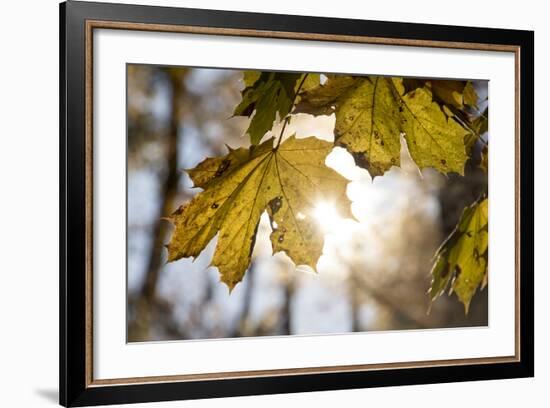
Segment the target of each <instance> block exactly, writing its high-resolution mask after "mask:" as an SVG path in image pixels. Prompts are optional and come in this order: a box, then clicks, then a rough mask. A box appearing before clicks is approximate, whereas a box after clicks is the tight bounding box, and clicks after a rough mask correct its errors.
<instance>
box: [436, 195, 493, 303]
mask: <svg viewBox="0 0 550 408" xmlns="http://www.w3.org/2000/svg"><path fill="white" fill-rule="evenodd" d="M488 212H489V200H488V199H487V198H483V199H480V200H478V201H476V202H475V203H474V204H472V205H471V206H469V207H467V208H465V209H464V212H463V213H462V216H461V217H460V220H459V221H458V224H457V226H456V228H455V229H454V231H453V232H452V233H451V234H450V235H449V237H448V238H447V239H446V240H445V242H444V243H443V245H441V247H440V248H439V250H438V251H437V253H436V261H435V264H434V266H433V268H432V272H431V273H432V284H431V287H430V290H429V294H430V298H431V300H432V301H434V300H435V299H436V298H437V297H438V296H440V295H441V294H442V293H444V292H445V291H446V290H447V288H449V287H450V292H454V293H456V295H457V297H458V298H459V300H460V301H461V302H462V303H463V304H464V308H465V311H466V313H467V312H468V308H469V306H470V301H471V300H472V297H473V296H474V294H475V292H476V291H477V289H478V287H479V286H480V285H481V286H482V288H483V287H484V286H485V285H486V283H487V261H488V254H489V235H488V234H489V214H488Z"/></svg>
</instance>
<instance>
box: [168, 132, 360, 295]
mask: <svg viewBox="0 0 550 408" xmlns="http://www.w3.org/2000/svg"><path fill="white" fill-rule="evenodd" d="M273 140H274V139H273V138H271V139H269V140H266V141H265V142H263V143H262V144H260V145H258V146H252V147H251V148H250V149H246V148H239V149H229V153H228V154H227V155H225V156H223V157H217V158H207V159H205V160H204V161H203V162H201V163H200V164H199V165H197V166H196V167H195V168H194V169H192V170H189V171H188V173H189V175H190V177H191V179H192V180H193V182H194V185H195V187H201V188H202V189H203V191H202V192H200V193H199V194H197V196H195V197H194V198H193V199H192V200H191V201H190V202H189V203H188V204H186V205H182V206H181V207H180V208H178V209H177V210H176V211H175V212H174V213H173V214H172V215H171V216H170V218H169V219H170V220H171V221H172V222H173V223H174V225H175V230H174V232H173V235H172V237H171V240H170V242H169V244H168V245H167V248H168V260H169V261H175V260H178V259H180V258H184V257H196V256H198V255H199V254H200V253H201V252H202V251H203V250H204V248H205V247H206V245H207V244H208V243H209V242H210V241H211V240H212V239H213V238H214V236H216V235H218V241H217V244H216V250H215V253H214V256H213V259H212V265H213V266H216V267H217V268H218V270H219V272H220V275H221V280H222V281H223V282H224V283H226V284H227V286H228V287H229V288H230V289H232V288H233V287H234V286H235V285H236V284H237V283H238V282H240V281H241V280H242V279H243V277H244V275H245V272H246V270H247V268H248V267H249V265H250V261H251V256H252V250H253V248H254V243H255V240H256V233H257V229H258V224H259V221H260V217H261V215H262V214H263V213H264V211H267V213H268V214H269V217H270V220H271V228H272V233H271V236H270V239H271V244H272V248H273V253H276V252H279V251H283V252H285V253H286V254H287V255H288V256H289V257H290V259H291V260H292V261H293V262H294V263H295V264H297V265H309V266H310V267H312V268H313V269H315V267H316V263H317V261H318V259H319V257H320V256H321V253H322V249H323V243H324V236H323V233H322V231H321V228H320V225H319V223H318V221H316V220H315V219H313V217H312V214H311V212H312V209H313V207H314V206H315V204H316V203H317V202H319V200H324V201H330V202H333V203H334V204H335V206H336V208H337V210H338V211H339V213H340V214H341V215H342V216H344V217H352V215H351V212H350V205H351V203H350V201H349V199H348V198H347V196H346V187H347V183H348V181H347V180H346V179H345V178H344V177H342V176H341V175H339V174H338V173H336V171H334V170H332V169H331V168H329V167H327V166H326V165H325V158H326V156H327V155H328V154H329V153H330V152H331V150H332V148H333V145H332V143H329V142H326V141H323V140H320V139H317V138H315V137H308V138H304V139H297V138H295V137H294V136H291V137H289V138H287V139H286V140H285V141H284V142H283V143H281V144H280V146H278V147H274V146H273Z"/></svg>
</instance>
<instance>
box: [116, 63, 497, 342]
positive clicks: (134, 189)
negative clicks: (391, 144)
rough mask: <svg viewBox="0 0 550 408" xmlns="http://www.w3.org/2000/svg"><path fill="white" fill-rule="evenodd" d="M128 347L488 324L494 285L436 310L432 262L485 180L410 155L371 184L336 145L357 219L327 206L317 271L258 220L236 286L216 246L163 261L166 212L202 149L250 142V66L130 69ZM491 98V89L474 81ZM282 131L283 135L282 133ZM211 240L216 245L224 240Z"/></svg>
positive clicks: (323, 130)
mask: <svg viewBox="0 0 550 408" xmlns="http://www.w3.org/2000/svg"><path fill="white" fill-rule="evenodd" d="M127 75H128V95H127V106H128V118H127V119H128V120H127V123H128V135H127V137H128V203H127V205H128V261H127V262H128V271H127V273H128V275H127V279H128V341H156V340H180V339H198V338H223V337H242V336H262V335H287V334H314V333H343V332H350V331H369V330H401V329H426V328H439V327H461V326H477V325H486V324H487V314H488V313H487V308H488V306H487V304H488V301H487V291H486V290H485V291H483V292H481V294H479V295H477V296H475V297H474V299H473V301H472V305H471V307H470V312H469V314H468V315H464V309H463V306H462V305H461V304H460V303H459V302H457V301H456V299H454V298H448V297H441V298H440V299H439V300H438V301H437V302H435V303H434V304H433V307H432V310H431V313H430V314H427V310H428V307H429V299H428V296H427V293H426V292H427V289H428V288H429V283H430V275H429V272H430V269H431V266H432V262H433V259H432V257H433V256H434V254H435V251H436V249H437V248H438V246H439V245H440V243H441V242H442V240H443V239H444V238H445V237H446V236H447V235H448V234H449V233H450V231H451V230H452V228H454V226H455V225H456V222H457V221H458V219H459V217H460V214H461V211H462V209H463V208H464V206H465V205H467V204H469V203H471V202H472V201H473V200H474V199H475V198H477V196H478V195H479V193H480V192H482V191H484V189H486V186H487V177H486V175H485V173H483V172H481V171H479V170H478V169H477V168H476V167H475V166H474V165H471V164H469V165H468V166H467V169H466V177H460V176H456V177H455V176H450V177H444V176H442V175H440V174H439V173H436V172H435V171H430V170H429V169H428V170H425V171H423V172H422V174H420V172H419V171H418V169H417V168H416V166H415V165H414V163H413V162H412V160H410V157H409V155H408V152H407V151H406V149H405V150H404V151H403V152H402V162H403V165H402V167H401V168H393V169H392V170H391V171H390V172H388V173H387V174H386V175H384V177H378V178H376V179H375V180H374V181H373V180H371V178H370V176H369V175H368V173H367V172H366V171H364V170H361V169H359V168H357V167H356V166H354V164H353V159H352V158H351V156H349V154H347V153H346V152H345V151H344V150H343V149H340V148H335V151H334V152H333V154H331V156H332V157H331V156H329V160H328V163H329V165H332V166H333V167H334V168H335V169H336V170H337V171H340V172H341V173H342V174H343V175H344V176H345V177H347V178H349V179H350V180H351V182H350V185H349V187H348V196H349V197H350V199H351V200H352V202H353V207H352V208H353V212H354V214H355V215H356V218H357V219H358V221H359V222H351V221H347V220H346V221H344V220H337V221H336V222H334V221H333V222H331V221H330V220H331V219H333V217H332V214H330V209H325V210H322V209H321V211H320V213H319V214H318V218H319V221H320V222H321V223H322V224H323V227H324V228H325V229H326V242H325V248H324V251H323V256H322V257H321V259H320V261H319V264H318V271H319V273H318V274H313V273H312V272H311V270H309V269H308V268H304V267H298V268H296V267H295V266H294V265H293V264H292V262H291V261H290V260H289V259H288V258H287V257H286V255H283V254H277V255H275V256H272V255H271V246H270V243H269V239H268V236H269V223H268V220H267V219H266V217H264V218H263V219H262V222H261V223H260V227H259V231H258V239H257V241H256V246H255V249H254V254H253V262H252V264H251V267H250V269H249V271H248V272H247V274H246V275H245V278H244V280H243V282H241V283H240V284H239V285H237V287H236V288H235V290H234V291H233V292H232V293H231V295H230V294H229V293H228V291H227V288H226V286H225V285H223V284H221V283H220V282H219V277H218V273H217V271H216V269H215V268H211V267H209V266H208V265H209V261H210V257H211V256H212V252H213V248H214V245H213V244H214V242H212V243H211V244H210V245H209V247H208V248H207V250H205V251H204V252H203V253H202V254H201V255H200V256H199V257H198V258H197V259H196V260H195V261H194V262H192V260H190V259H184V260H181V261H178V262H175V263H173V264H166V251H165V249H164V245H165V244H166V242H167V241H168V239H169V236H170V233H171V229H172V227H171V225H170V223H169V222H167V221H166V220H164V219H163V217H166V216H167V215H169V214H170V213H172V212H173V211H174V210H175V209H176V208H177V207H178V206H179V205H180V204H181V203H183V202H186V201H188V200H189V199H191V198H192V197H193V196H194V195H195V194H196V193H197V191H196V190H197V189H193V188H192V183H191V181H190V179H189V177H188V176H187V174H186V173H185V172H184V171H182V170H183V169H186V168H192V167H194V166H195V165H196V164H198V163H199V162H200V161H202V160H203V159H204V158H205V157H207V156H209V157H212V156H219V155H222V154H224V153H225V152H226V151H227V150H226V147H225V145H226V144H227V145H229V146H231V147H233V148H235V147H239V146H248V140H247V139H246V138H244V137H243V135H244V132H245V130H246V127H247V121H248V120H247V119H246V118H242V117H239V118H236V117H235V118H232V117H231V115H232V112H233V109H234V107H235V106H236V104H237V103H238V102H239V101H240V90H241V89H242V88H243V83H242V79H241V78H242V71H236V70H222V69H220V70H217V69H192V68H174V67H159V66H149V65H128V71H127ZM476 87H477V88H478V93H479V94H480V95H484V94H485V95H486V84H485V83H477V84H476ZM333 127H334V118H331V117H326V118H312V117H311V116H309V115H298V116H297V118H296V120H293V121H292V123H291V125H290V126H289V131H288V132H287V134H292V133H293V132H296V133H297V136H298V137H306V136H311V135H314V136H316V137H319V138H322V139H326V140H332V138H333V136H332V128H333ZM277 131H278V128H275V129H274V132H277ZM214 241H215V240H214Z"/></svg>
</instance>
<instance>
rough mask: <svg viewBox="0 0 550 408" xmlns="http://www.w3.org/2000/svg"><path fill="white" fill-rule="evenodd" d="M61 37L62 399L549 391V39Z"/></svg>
mask: <svg viewBox="0 0 550 408" xmlns="http://www.w3.org/2000/svg"><path fill="white" fill-rule="evenodd" d="M60 21H61V30H60V47H61V61H60V66H61V72H60V87H61V89H60V94H61V98H60V99H61V107H60V128H61V134H60V149H61V154H60V157H61V163H60V169H61V170H60V183H61V188H60V191H61V199H60V202H61V208H60V213H61V225H60V230H61V234H60V235H61V245H60V248H61V253H60V260H61V261H60V265H61V267H60V268H61V270H60V339H61V340H60V372H61V375H60V403H61V404H62V405H65V406H83V405H84V406H85V405H98V404H120V403H132V402H146V401H163V400H176V399H194V398H215V397H225V396H239V395H254V394H271V393H291V392H304V391H319V390H336V389H351V388H362V387H379V386H390V385H405V384H421V383H437V382H453V381H468V380H484V379H499V378H515V377H529V376H533V374H534V347H533V341H534V340H533V339H534V336H533V330H534V328H533V290H534V283H533V276H534V270H533V268H534V264H533V259H534V257H533V251H534V249H533V237H534V231H533V222H534V215H533V214H534V204H533V197H534V185H533V181H534V177H533V174H534V170H533V156H534V155H533V152H534V142H533V141H534V134H533V132H534V131H533V126H534V125H533V123H534V122H533V115H534V113H533V112H534V108H533V92H534V91H533V90H534V84H533V78H534V66H533V61H534V54H533V52H534V33H533V32H529V31H516V30H504V29H488V28H471V27H456V26H443V25H425V24H410V23H398V22H380V21H363V20H348V19H346V20H345V19H332V18H319V17H307V16H287V15H270V14H254V13H240V12H228V11H212V10H198V9H183V8H164V7H151V6H137V5H135V6H134V5H120V4H102V3H90V2H77V1H68V2H66V3H63V4H61V7H60Z"/></svg>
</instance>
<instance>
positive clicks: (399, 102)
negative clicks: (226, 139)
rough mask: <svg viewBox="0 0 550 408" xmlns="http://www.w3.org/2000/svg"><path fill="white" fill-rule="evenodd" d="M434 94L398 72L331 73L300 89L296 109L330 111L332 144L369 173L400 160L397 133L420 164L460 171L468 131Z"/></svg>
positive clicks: (446, 171) (310, 111)
mask: <svg viewBox="0 0 550 408" xmlns="http://www.w3.org/2000/svg"><path fill="white" fill-rule="evenodd" d="M407 84H408V83H407ZM408 85H410V84H408ZM408 89H412V90H410V91H409V92H407V90H408ZM433 98H434V97H433V94H432V91H431V90H430V88H429V87H427V86H420V85H418V86H412V85H410V86H409V88H407V86H406V85H404V84H403V81H402V79H400V78H389V77H378V76H371V77H350V76H330V77H329V78H328V80H327V82H326V83H325V84H323V85H319V86H318V87H316V88H313V89H310V90H309V91H306V92H303V93H301V94H300V102H299V103H298V105H297V106H296V109H295V111H296V112H304V113H311V114H314V115H330V114H332V113H335V115H336V124H335V129H334V135H335V142H336V144H337V145H339V146H343V147H345V148H346V149H347V150H348V151H349V152H350V153H351V154H352V155H353V157H354V159H355V162H356V164H357V165H359V166H361V167H363V168H366V169H367V170H368V171H369V173H370V174H371V176H373V177H375V176H379V175H382V174H384V173H385V172H386V171H388V170H389V169H390V168H391V167H392V166H399V165H400V149H401V134H403V135H404V139H405V140H406V142H407V146H408V149H409V152H410V154H411V157H412V158H413V160H414V161H415V162H416V164H417V165H418V167H419V168H421V169H422V168H425V167H433V168H435V169H437V170H438V171H440V172H441V173H450V172H456V173H459V174H463V173H464V164H465V162H466V160H467V158H468V157H467V154H466V148H465V137H466V136H467V135H468V131H467V130H465V129H464V128H463V127H462V126H461V125H460V124H459V123H458V122H456V121H455V120H454V119H453V118H452V117H449V116H448V115H447V114H445V113H444V111H443V110H442V109H441V107H440V106H439V105H438V104H437V103H436V102H435V101H434V100H433Z"/></svg>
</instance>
